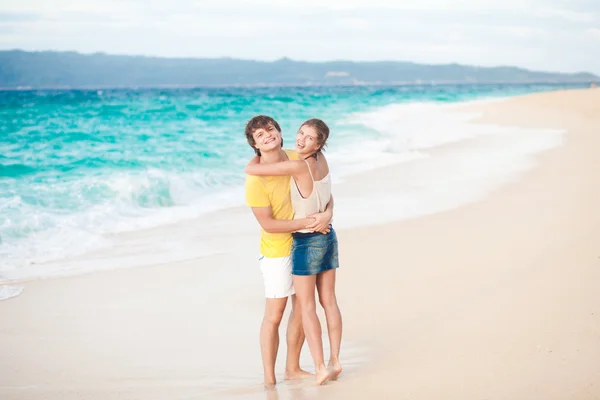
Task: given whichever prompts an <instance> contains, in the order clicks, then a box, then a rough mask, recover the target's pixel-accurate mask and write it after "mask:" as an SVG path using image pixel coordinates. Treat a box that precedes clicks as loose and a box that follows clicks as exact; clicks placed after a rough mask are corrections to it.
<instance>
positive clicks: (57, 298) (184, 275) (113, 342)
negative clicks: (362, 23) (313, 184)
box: [0, 89, 600, 400]
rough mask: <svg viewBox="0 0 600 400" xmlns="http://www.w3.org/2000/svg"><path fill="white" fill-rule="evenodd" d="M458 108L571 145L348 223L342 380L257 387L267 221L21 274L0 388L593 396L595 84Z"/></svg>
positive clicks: (598, 309) (54, 395)
mask: <svg viewBox="0 0 600 400" xmlns="http://www.w3.org/2000/svg"><path fill="white" fill-rule="evenodd" d="M464 107H467V108H466V109H465V111H467V112H476V113H482V117H481V118H480V119H478V120H477V121H476V123H489V124H497V125H510V126H519V127H524V128H544V129H561V130H565V131H566V132H567V133H566V136H565V139H566V140H565V143H564V145H562V146H560V147H557V148H554V149H552V150H548V151H545V152H543V153H541V154H539V155H538V156H536V158H535V165H533V166H532V167H531V168H530V169H529V170H527V171H526V172H524V173H521V174H519V175H518V177H517V178H516V179H514V180H513V181H511V182H509V183H507V184H505V185H503V186H502V187H500V188H499V189H496V190H494V191H493V192H491V193H490V194H488V195H487V196H486V197H485V198H483V199H480V200H478V201H476V202H473V203H471V204H467V205H463V206H460V207H458V208H455V209H452V210H449V211H444V212H440V213H436V214H432V215H428V216H424V217H420V218H414V219H410V220H404V221H395V222H389V223H386V224H384V225H378V226H371V227H368V228H356V229H346V230H344V229H342V230H338V236H339V240H340V252H341V253H340V261H341V268H340V270H339V272H338V286H337V287H338V298H339V303H340V308H341V310H342V315H343V317H344V338H343V346H342V354H341V361H342V363H343V364H344V365H345V372H344V373H343V374H342V376H341V377H340V379H339V380H338V381H336V382H331V383H328V384H327V385H325V386H323V387H318V388H317V387H313V386H312V385H311V384H310V383H311V382H309V381H303V382H283V381H282V382H281V383H280V384H279V385H278V389H277V391H275V392H274V391H270V392H265V391H264V390H263V389H262V387H261V385H260V381H261V365H260V351H259V346H258V328H259V325H260V319H261V316H262V308H263V305H264V299H263V298H262V297H261V296H262V293H263V292H262V282H261V278H260V274H259V273H258V265H257V264H256V263H253V262H252V261H253V260H255V259H256V251H257V241H256V238H257V236H258V229H257V231H256V232H254V233H248V232H245V233H244V234H243V235H242V236H240V240H239V246H237V247H236V251H235V253H233V254H216V255H212V256H209V257H202V258H198V259H192V260H184V261H182V262H179V263H170V264H161V263H159V262H158V261H157V265H154V266H151V267H146V268H135V269H125V270H115V271H104V272H96V273H91V274H86V275H81V276H73V277H65V278H50V279H44V280H36V281H28V282H25V283H23V286H24V287H25V290H24V291H23V293H22V294H21V295H20V296H18V297H15V298H12V299H9V300H6V301H2V302H0V355H1V358H0V399H2V400H4V399H7V400H12V399H27V400H34V399H50V400H53V399H61V400H70V399H98V400H100V399H102V400H108V399H119V400H120V399H200V398H240V399H241V398H269V399H273V398H280V399H312V398H340V399H345V398H357V399H364V398H372V399H383V398H393V399H457V400H458V399H460V400H466V399H511V400H518V399H528V400H529V399H545V400H549V399H557V400H558V399H560V400H564V399H577V400H580V399H582V400H583V399H590V400H591V399H600V211H599V209H598V205H599V204H600V155H599V150H600V89H583V90H569V91H556V92H549V93H540V94H531V95H525V96H521V97H514V98H510V99H507V100H503V101H499V102H492V103H483V104H475V105H466V106H464ZM475 145H481V144H480V143H476V141H465V142H463V143H461V144H460V146H475ZM455 150H456V149H455V148H452V146H449V147H448V148H444V147H442V148H440V149H437V150H436V151H438V152H452V151H455ZM402 168H403V166H401V165H398V166H393V167H386V168H385V169H383V170H375V171H370V172H366V173H363V174H361V175H357V176H354V177H352V179H349V180H347V181H346V182H344V183H343V184H341V185H340V187H339V188H334V193H336V190H340V191H350V190H357V188H361V190H366V189H367V188H368V187H370V186H373V187H375V186H377V187H380V188H381V187H386V185H394V184H395V182H396V180H395V179H396V177H398V176H401V174H402V173H403V172H402ZM440 184H442V183H440ZM230 212H236V213H240V215H241V217H240V218H250V216H249V215H248V213H249V211H247V210H242V209H236V210H233V211H230ZM374 212H378V213H381V212H385V210H374ZM214 218H218V214H216V216H215V217H214ZM161 229H162V228H161ZM162 234H164V236H165V238H169V239H174V238H177V226H172V227H169V228H164V232H162ZM284 331H285V326H283V324H282V327H281V332H282V334H283V333H284ZM283 354H285V351H284V348H283V346H282V348H281V349H280V357H279V360H278V366H279V367H278V377H280V379H282V378H283V363H282V361H283V357H282V355H283ZM302 361H303V366H305V367H306V368H311V363H310V355H309V354H308V348H307V346H305V348H304V350H303V356H302Z"/></svg>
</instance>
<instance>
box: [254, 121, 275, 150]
mask: <svg viewBox="0 0 600 400" xmlns="http://www.w3.org/2000/svg"><path fill="white" fill-rule="evenodd" d="M252 137H253V138H254V143H255V144H254V147H256V148H257V149H258V150H260V152H261V153H264V152H269V151H272V150H274V149H280V148H281V132H279V131H278V130H277V128H275V127H274V126H273V125H272V124H269V125H267V126H266V127H265V128H258V129H256V130H255V131H254V132H253V133H252Z"/></svg>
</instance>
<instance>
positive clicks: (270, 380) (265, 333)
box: [260, 297, 287, 387]
mask: <svg viewBox="0 0 600 400" xmlns="http://www.w3.org/2000/svg"><path fill="white" fill-rule="evenodd" d="M266 300H267V301H266V304H265V316H264V317H263V321H262V325H261V326H260V352H261V354H262V361H263V370H264V374H265V387H272V386H275V384H276V383H277V379H276V378H275V360H276V359H277V350H278V349H279V325H280V324H281V318H283V312H284V311H285V305H286V303H287V297H284V298H281V299H269V298H268V299H266Z"/></svg>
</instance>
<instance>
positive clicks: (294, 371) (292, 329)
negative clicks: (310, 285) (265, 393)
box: [285, 295, 313, 380]
mask: <svg viewBox="0 0 600 400" xmlns="http://www.w3.org/2000/svg"><path fill="white" fill-rule="evenodd" d="M286 339H287V357H286V361H285V379H290V380H294V379H304V378H308V377H311V376H313V375H312V374H311V373H310V372H308V371H304V370H302V369H301V368H300V352H301V350H302V345H303V344H304V329H303V328H302V314H301V313H300V310H299V309H298V301H297V299H296V295H292V312H291V313H290V319H289V321H288V327H287V334H286Z"/></svg>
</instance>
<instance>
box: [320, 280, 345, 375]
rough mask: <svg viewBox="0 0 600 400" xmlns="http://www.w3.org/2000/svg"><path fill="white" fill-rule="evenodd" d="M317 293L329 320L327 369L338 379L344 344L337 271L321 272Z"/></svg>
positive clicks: (340, 371)
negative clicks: (336, 280) (336, 294)
mask: <svg viewBox="0 0 600 400" xmlns="http://www.w3.org/2000/svg"><path fill="white" fill-rule="evenodd" d="M317 291H318V292H319V302H320V303H321V306H323V309H324V310H325V318H326V319H327V331H328V332H329V348H330V349H331V355H330V356H329V364H328V365H327V368H328V369H329V370H330V371H332V372H333V377H332V379H336V378H337V377H338V375H339V374H341V373H342V365H341V364H340V346H341V343H342V314H341V313H340V308H339V307H338V304H337V298H336V296H335V269H330V270H329V271H325V272H321V273H320V274H318V275H317Z"/></svg>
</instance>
